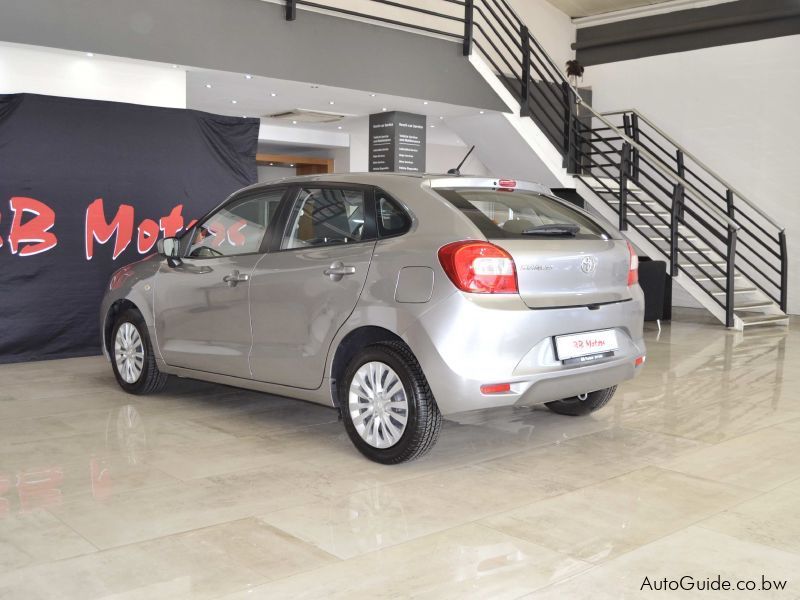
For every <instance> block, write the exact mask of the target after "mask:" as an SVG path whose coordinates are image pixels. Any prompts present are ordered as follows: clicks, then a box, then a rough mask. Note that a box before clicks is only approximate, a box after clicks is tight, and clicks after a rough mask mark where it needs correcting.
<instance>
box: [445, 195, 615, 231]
mask: <svg viewBox="0 0 800 600" xmlns="http://www.w3.org/2000/svg"><path fill="white" fill-rule="evenodd" d="M437 191H438V192H439V194H441V195H442V196H443V197H444V198H445V199H446V200H448V201H449V202H450V203H451V204H453V205H454V206H455V207H456V208H458V209H459V210H460V211H461V212H462V213H464V214H465V215H466V216H467V217H469V219H470V220H471V221H472V222H473V223H475V224H476V225H477V226H478V228H479V229H480V230H481V232H483V233H484V234H485V235H486V236H487V237H489V238H492V237H494V238H515V237H531V236H532V237H537V236H548V235H558V234H559V232H564V234H565V235H566V234H569V235H570V236H575V237H580V238H584V237H590V238H596V237H603V236H607V233H606V232H605V231H604V230H603V228H602V227H600V225H598V224H597V223H595V222H594V221H593V220H592V219H590V218H589V217H588V216H586V215H584V214H583V213H581V212H579V211H577V210H575V209H573V208H570V207H569V206H566V205H564V204H562V203H561V202H558V201H557V200H553V199H552V198H548V197H547V196H542V195H541V194H537V193H536V192H532V191H527V190H513V191H505V190H497V189H492V188H456V189H440V190H437Z"/></svg>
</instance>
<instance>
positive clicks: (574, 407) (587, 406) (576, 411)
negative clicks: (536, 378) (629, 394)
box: [545, 386, 617, 417]
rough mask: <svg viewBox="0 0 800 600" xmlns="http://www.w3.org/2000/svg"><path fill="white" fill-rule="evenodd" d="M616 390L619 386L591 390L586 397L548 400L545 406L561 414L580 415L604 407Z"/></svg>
mask: <svg viewBox="0 0 800 600" xmlns="http://www.w3.org/2000/svg"><path fill="white" fill-rule="evenodd" d="M616 391H617V386H614V387H610V388H605V389H602V390H597V391H596V392H589V393H588V394H586V398H583V399H581V397H580V396H572V397H571V398H564V399H563V400H556V401H554V402H548V403H547V404H545V406H546V407H547V408H549V409H550V410H552V411H553V412H554V413H558V414H559V415H568V416H570V417H580V416H582V415H588V414H589V413H592V412H594V411H596V410H600V409H601V408H603V407H604V406H605V405H606V404H608V401H609V400H611V397H612V396H613V395H614V392H616Z"/></svg>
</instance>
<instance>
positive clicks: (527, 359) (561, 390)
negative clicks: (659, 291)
mask: <svg viewBox="0 0 800 600" xmlns="http://www.w3.org/2000/svg"><path fill="white" fill-rule="evenodd" d="M632 292H633V298H632V300H630V301H626V302H620V303H614V304H606V305H602V306H600V307H599V308H597V309H596V310H589V309H588V308H586V307H578V308H559V309H544V310H532V309H530V308H528V307H527V306H526V305H525V304H524V303H523V302H522V300H521V299H520V298H519V297H518V296H500V295H497V296H476V295H474V294H462V293H456V294H453V295H452V296H450V297H449V298H447V299H446V300H444V301H442V302H441V303H439V304H438V305H436V306H435V307H433V308H432V309H431V310H430V311H428V312H427V313H425V314H424V315H422V317H420V319H419V320H418V321H417V322H416V323H415V324H414V325H413V326H411V327H410V328H409V329H408V330H407V331H405V332H404V335H403V337H404V338H405V340H406V342H407V343H408V344H409V345H410V347H411V348H412V350H413V351H414V353H415V355H416V356H417V359H418V360H419V362H420V364H421V365H422V368H423V370H424V372H425V375H426V377H427V379H428V383H429V384H430V386H431V390H432V391H433V393H434V396H435V397H436V401H437V403H438V405H439V409H440V410H441V411H442V413H443V414H449V413H455V412H462V411H468V410H475V409H481V408H490V407H495V406H509V405H515V404H516V405H533V404H541V403H544V402H550V401H551V400H558V399H561V398H568V397H570V396H575V395H577V394H582V393H586V392H592V391H595V390H599V389H603V388H607V387H611V386H613V385H617V384H619V383H621V382H623V381H625V380H628V379H632V378H633V377H635V376H636V375H637V373H638V372H639V371H640V370H641V366H640V367H636V366H634V361H635V359H636V358H638V357H640V356H643V355H644V354H645V345H644V340H643V339H642V325H643V321H644V300H643V297H642V292H641V289H640V288H639V287H638V286H636V287H635V288H634V289H633V290H632ZM610 328H613V329H615V331H616V332H617V340H618V343H619V349H618V350H617V351H615V353H614V355H613V356H610V357H608V358H603V359H599V360H597V361H594V362H591V363H588V364H578V365H564V364H562V363H561V362H560V361H558V360H557V359H556V357H555V352H554V349H553V341H552V338H553V336H554V335H562V334H567V333H578V332H584V331H592V330H597V329H610ZM495 383H510V384H511V391H510V392H505V393H501V394H483V393H481V391H480V388H481V386H482V385H485V384H495Z"/></svg>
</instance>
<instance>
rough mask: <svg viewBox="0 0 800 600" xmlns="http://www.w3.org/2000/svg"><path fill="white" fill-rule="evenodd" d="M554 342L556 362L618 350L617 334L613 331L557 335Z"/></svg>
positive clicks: (604, 330)
mask: <svg viewBox="0 0 800 600" xmlns="http://www.w3.org/2000/svg"><path fill="white" fill-rule="evenodd" d="M555 340H556V358H558V360H568V359H570V358H576V357H578V356H586V355H587V354H599V353H602V352H610V351H612V350H616V349H617V348H618V345H617V332H616V331H614V330H613V329H603V330H601V331H588V332H586V333H571V334H569V335H557V336H556V337H555Z"/></svg>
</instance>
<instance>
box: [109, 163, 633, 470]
mask: <svg viewBox="0 0 800 600" xmlns="http://www.w3.org/2000/svg"><path fill="white" fill-rule="evenodd" d="M158 248H159V253H158V254H156V255H153V256H150V257H148V258H146V259H144V260H142V261H140V262H137V263H134V264H131V265H128V266H126V267H123V268H122V269H120V270H118V271H117V272H116V273H114V275H113V276H112V278H111V281H110V284H109V287H108V291H107V293H106V295H105V299H104V300H103V304H102V309H101V316H100V317H101V327H102V337H103V347H104V350H105V352H106V356H108V357H110V359H111V365H112V368H113V370H114V374H115V376H116V379H117V381H118V382H119V385H120V386H121V387H122V388H123V389H124V390H126V391H128V392H130V393H133V394H144V393H151V392H156V391H158V390H160V389H161V388H162V387H163V386H164V384H165V382H166V379H167V377H168V375H178V376H180V377H191V378H195V379H202V380H206V381H213V382H217V383H223V384H228V385H232V386H238V387H243V388H249V389H254V390H260V391H264V392H269V393H273V394H280V395H283V396H290V397H294V398H299V399H302V400H307V401H311V402H316V403H319V404H323V405H326V406H332V407H336V408H338V409H339V411H340V414H341V417H342V420H343V421H344V425H345V428H346V430H347V433H348V434H349V437H350V438H351V440H352V441H353V444H354V445H355V446H356V448H358V450H359V451H361V452H362V453H363V454H364V455H366V456H367V457H369V458H370V459H372V460H375V461H378V462H382V463H399V462H404V461H407V460H411V459H414V458H416V457H418V456H420V455H422V454H424V453H425V452H426V451H428V450H429V449H430V448H431V447H432V446H433V444H434V442H435V441H436V438H437V436H438V434H439V430H440V428H441V422H442V415H447V414H450V413H455V412H461V411H468V410H473V409H484V408H490V407H496V406H508V405H518V406H529V405H534V404H545V405H546V406H547V407H548V408H550V409H552V410H553V411H555V412H557V413H561V414H566V415H582V414H586V413H589V412H591V411H594V410H597V409H598V408H600V407H601V406H603V405H604V404H606V403H607V402H608V401H609V399H610V398H611V396H612V395H613V394H614V390H615V388H616V385H617V384H618V383H620V382H622V381H624V380H627V379H630V378H632V377H634V376H635V375H636V374H637V372H638V371H639V369H640V367H641V365H642V364H643V362H644V359H645V346H644V341H643V339H642V324H643V317H644V301H643V296H642V291H641V289H640V287H639V285H638V272H637V266H638V261H637V257H636V254H635V253H634V251H633V249H632V248H631V246H630V244H628V243H627V242H626V241H625V240H624V239H623V238H622V236H621V235H620V234H619V233H618V232H616V231H614V230H613V229H610V228H608V227H606V226H604V225H601V224H600V223H598V222H597V221H596V220H595V219H594V218H592V217H591V216H590V215H589V214H588V213H586V212H583V211H581V210H578V209H577V208H575V207H573V206H572V205H570V204H568V203H566V202H564V201H562V200H560V199H558V198H556V197H555V196H553V194H552V193H551V192H550V190H549V189H547V188H545V187H543V186H541V185H537V184H533V183H524V182H521V181H509V180H500V179H489V178H475V177H467V176H463V177H462V176H411V175H403V174H388V173H387V174H349V175H314V176H307V177H296V178H290V179H283V180H279V181H276V182H270V183H268V184H259V185H254V186H251V187H248V188H245V189H243V190H241V191H239V192H237V193H235V194H233V195H232V196H231V197H230V198H228V199H227V200H226V201H225V202H223V203H222V204H221V205H220V206H219V207H217V208H216V209H214V210H212V211H211V212H210V213H209V214H208V215H206V216H205V217H203V218H202V219H200V220H199V221H198V222H197V224H196V225H194V226H193V227H191V228H190V229H188V230H187V231H186V232H185V233H184V234H183V235H181V236H180V237H179V238H167V239H165V240H162V241H161V242H159V246H158Z"/></svg>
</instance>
